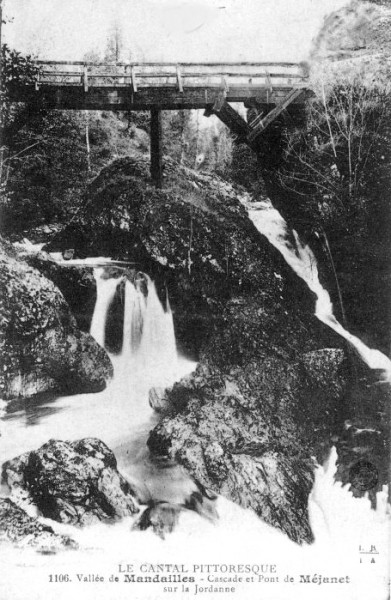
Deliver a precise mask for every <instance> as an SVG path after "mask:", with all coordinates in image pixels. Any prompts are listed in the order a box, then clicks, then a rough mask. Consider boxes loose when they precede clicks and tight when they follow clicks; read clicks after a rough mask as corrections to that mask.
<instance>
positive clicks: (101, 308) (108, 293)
mask: <svg viewBox="0 0 391 600" xmlns="http://www.w3.org/2000/svg"><path fill="white" fill-rule="evenodd" d="M104 275H105V270H104V269H103V268H96V269H94V277H95V281H96V303H95V309H94V314H93V315H92V321H91V328H90V333H91V335H92V337H94V338H95V339H96V341H97V342H98V344H100V345H101V346H102V347H103V348H104V345H105V327H106V320H107V313H108V311H109V308H110V304H111V303H112V301H113V299H114V296H115V292H116V290H117V286H118V283H119V279H114V278H112V277H109V278H105V276H104Z"/></svg>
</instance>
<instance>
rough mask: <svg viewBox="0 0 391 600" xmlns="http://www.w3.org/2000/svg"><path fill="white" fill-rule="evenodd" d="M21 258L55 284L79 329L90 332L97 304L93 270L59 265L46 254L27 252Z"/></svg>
mask: <svg viewBox="0 0 391 600" xmlns="http://www.w3.org/2000/svg"><path fill="white" fill-rule="evenodd" d="M20 256H21V258H23V260H25V261H26V262H27V263H28V264H29V265H30V266H31V267H34V269H37V271H39V272H40V273H41V274H42V275H43V276H44V277H46V278H47V279H50V281H52V282H53V283H54V285H55V286H56V287H57V288H58V289H59V290H60V292H61V293H62V295H63V296H64V298H65V300H66V302H67V304H68V306H69V308H70V309H71V312H72V314H73V316H74V317H75V319H76V321H77V325H78V327H79V328H80V329H81V330H82V331H85V332H89V330H90V326H91V318H92V314H93V310H94V306H95V302H96V281H95V278H94V275H93V269H92V268H91V267H82V266H77V267H73V266H68V265H66V266H63V265H59V264H58V263H56V262H55V261H54V260H52V259H51V257H50V256H49V255H48V254H46V253H45V252H36V253H31V252H25V253H24V254H21V255H20Z"/></svg>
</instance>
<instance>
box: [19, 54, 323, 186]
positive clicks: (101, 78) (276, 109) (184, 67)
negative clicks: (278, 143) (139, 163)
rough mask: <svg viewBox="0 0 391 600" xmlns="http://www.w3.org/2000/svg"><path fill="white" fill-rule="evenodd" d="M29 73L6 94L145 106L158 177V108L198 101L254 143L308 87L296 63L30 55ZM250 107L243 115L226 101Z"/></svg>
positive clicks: (79, 104)
mask: <svg viewBox="0 0 391 600" xmlns="http://www.w3.org/2000/svg"><path fill="white" fill-rule="evenodd" d="M36 65H37V68H38V70H37V75H36V78H35V81H31V82H30V83H28V84H25V85H23V86H19V87H17V88H16V87H15V88H14V89H11V90H10V91H11V94H12V96H13V98H14V99H15V100H17V101H19V102H20V101H22V102H23V101H25V102H28V103H29V104H36V105H38V106H42V105H43V106H45V107H46V108H49V109H62V110H64V109H74V110H119V111H132V110H143V111H144V110H149V111H151V173H152V177H153V179H154V180H155V181H156V183H157V184H158V185H160V184H161V181H162V127H161V111H162V110H174V109H194V108H196V109H205V115H206V116H210V115H212V114H215V115H216V116H217V117H219V118H220V119H221V121H223V123H225V125H227V126H228V127H229V128H230V129H231V131H232V132H233V133H234V134H235V135H236V136H237V137H238V138H239V139H240V140H241V141H243V142H245V143H247V144H248V145H250V146H251V147H253V148H254V147H256V146H257V143H258V138H259V137H260V136H261V135H262V133H263V131H265V129H266V128H267V127H268V126H269V125H270V124H271V123H272V122H273V121H274V120H275V119H276V118H277V117H278V116H279V115H280V114H281V113H282V112H283V111H284V110H287V109H288V110H289V111H290V113H291V114H292V115H293V116H294V115H295V111H296V112H297V111H298V109H299V108H300V107H302V106H303V104H304V103H305V101H306V98H307V97H308V95H312V93H311V92H310V90H309V89H308V70H307V68H306V66H305V65H303V64H297V63H289V62H285V63H265V62H259V63H254V62H245V63H213V62H210V63H203V64H196V63H181V64H178V63H116V64H97V63H88V62H52V61H38V62H37V63H36ZM231 103H244V105H245V107H247V108H253V109H256V110H255V111H254V112H255V114H256V115H257V116H256V117H255V118H254V119H253V120H252V121H250V122H247V121H246V120H245V119H244V118H243V117H242V116H241V115H240V114H239V113H238V112H237V111H236V110H235V109H234V108H233V107H232V105H231Z"/></svg>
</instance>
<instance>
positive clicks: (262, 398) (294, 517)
mask: <svg viewBox="0 0 391 600" xmlns="http://www.w3.org/2000/svg"><path fill="white" fill-rule="evenodd" d="M342 360H343V352H342V351H340V350H335V349H329V350H322V351H320V353H319V352H312V353H310V354H307V355H305V356H304V357H303V359H302V360H301V361H300V363H298V364H292V363H288V362H286V361H285V360H281V359H278V358H273V359H266V360H264V361H256V360H253V361H252V362H250V363H248V364H246V365H245V366H236V367H233V366H231V368H230V369H229V368H224V367H220V368H217V367H216V366H212V365H211V364H210V365H208V366H207V365H205V363H204V364H202V365H201V366H200V367H198V369H197V371H196V373H195V375H194V376H193V377H189V378H187V379H186V380H182V381H181V382H179V383H177V384H176V385H175V386H174V388H173V390H172V391H168V392H167V394H166V402H167V403H170V405H171V413H170V414H169V415H168V416H166V417H165V418H164V419H163V420H162V421H161V423H160V424H159V425H158V426H157V427H156V428H155V430H154V431H153V432H152V433H151V436H150V439H149V442H148V443H149V447H150V449H151V451H152V452H153V453H154V454H157V455H166V456H169V457H170V458H174V459H176V460H177V461H179V462H180V463H181V464H183V465H184V466H185V467H186V468H187V469H188V470H189V471H190V473H192V475H193V477H194V478H195V479H196V480H197V481H199V482H200V483H201V484H202V485H203V486H205V487H206V488H209V489H213V490H215V491H217V492H219V493H221V494H223V495H224V496H227V497H228V498H230V499H231V500H233V501H235V502H238V503H239V504H241V505H242V506H244V507H250V508H252V509H254V510H255V512H256V513H257V514H258V515H259V516H260V517H262V519H264V520H265V521H266V522H267V523H269V524H271V525H274V526H276V527H278V528H279V529H282V530H283V531H285V532H286V533H287V534H288V535H289V536H290V537H291V538H292V539H293V540H295V541H298V542H302V541H311V539H312V534H311V530H310V526H309V521H308V514H307V502H308V494H309V492H310V490H311V487H312V483H313V462H312V459H311V456H312V455H313V453H314V449H317V451H318V457H319V458H320V456H321V454H322V451H323V450H322V444H324V447H327V446H328V443H329V440H328V436H329V435H330V429H331V428H332V425H333V422H334V421H335V418H336V413H337V412H338V401H339V400H340V398H341V394H342V390H343V377H341V376H340V375H338V369H339V367H340V366H341V362H342ZM323 364H325V365H326V369H325V370H323V368H322V367H323Z"/></svg>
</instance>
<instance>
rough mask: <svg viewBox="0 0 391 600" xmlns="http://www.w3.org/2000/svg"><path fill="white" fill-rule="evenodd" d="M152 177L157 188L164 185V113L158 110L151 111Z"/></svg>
mask: <svg viewBox="0 0 391 600" xmlns="http://www.w3.org/2000/svg"><path fill="white" fill-rule="evenodd" d="M151 177H152V179H153V181H154V183H155V185H156V187H159V188H161V187H162V184H163V155H162V113H161V110H159V109H158V108H152V110H151Z"/></svg>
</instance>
